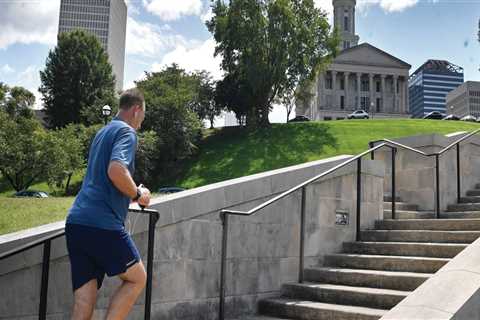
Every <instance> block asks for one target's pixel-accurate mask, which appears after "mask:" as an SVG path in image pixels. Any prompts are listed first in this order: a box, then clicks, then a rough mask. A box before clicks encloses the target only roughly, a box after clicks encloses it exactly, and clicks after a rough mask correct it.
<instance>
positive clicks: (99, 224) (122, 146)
mask: <svg viewBox="0 0 480 320" xmlns="http://www.w3.org/2000/svg"><path fill="white" fill-rule="evenodd" d="M136 149H137V135H136V133H135V130H134V129H133V128H132V127H130V126H129V125H128V124H127V123H126V122H124V121H122V120H121V119H119V118H114V119H113V120H112V121H111V122H110V123H109V124H108V125H107V126H105V127H103V128H102V129H101V130H100V131H99V132H98V133H97V135H96V136H95V139H94V140H93V142H92V144H91V146H90V152H89V156H88V166H87V174H86V175H85V178H84V179H83V184H82V188H81V189H80V192H79V194H78V195H77V198H76V199H75V202H74V203H73V206H72V208H71V209H70V212H69V214H68V217H67V223H72V224H81V225H86V226H91V227H96V228H100V229H107V230H123V229H124V222H125V218H126V216H127V213H128V206H129V204H130V198H128V197H127V196H125V195H124V194H122V193H121V192H120V191H119V190H118V189H117V188H116V187H115V186H114V185H113V183H112V181H111V180H110V178H109V177H108V165H109V164H110V161H118V162H120V163H122V164H124V165H125V166H126V167H127V168H128V170H129V171H130V174H131V175H133V172H134V167H135V152H136Z"/></svg>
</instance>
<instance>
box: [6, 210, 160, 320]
mask: <svg viewBox="0 0 480 320" xmlns="http://www.w3.org/2000/svg"><path fill="white" fill-rule="evenodd" d="M129 212H135V213H142V214H148V215H149V223H148V248H147V286H146V288H145V314H144V319H146V320H149V319H150V312H151V304H152V275H153V253H154V251H153V250H154V245H155V225H156V223H157V221H158V219H159V218H160V215H159V213H158V211H156V210H151V209H129ZM64 235H65V231H58V232H55V233H53V234H51V235H49V236H46V237H43V238H40V239H37V240H35V241H32V242H29V243H27V244H24V245H21V246H19V247H17V248H14V249H11V250H8V251H6V252H4V253H2V254H0V261H1V260H4V259H7V258H10V257H12V256H14V255H17V254H19V253H22V252H24V251H27V250H29V249H32V248H35V247H37V246H40V245H43V257H42V279H41V284H40V304H39V311H38V319H40V320H45V319H46V317H47V297H48V278H49V273H50V250H51V244H52V241H53V240H54V239H57V238H60V237H62V236H64Z"/></svg>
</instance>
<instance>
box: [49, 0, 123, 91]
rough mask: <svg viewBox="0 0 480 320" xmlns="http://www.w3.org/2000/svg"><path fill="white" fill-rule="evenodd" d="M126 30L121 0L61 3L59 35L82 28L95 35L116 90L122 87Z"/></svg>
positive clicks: (63, 0) (86, 0) (76, 0)
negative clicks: (102, 50)
mask: <svg viewBox="0 0 480 320" xmlns="http://www.w3.org/2000/svg"><path fill="white" fill-rule="evenodd" d="M126 28H127V6H126V4H125V1H124V0H61V4H60V22H59V27H58V33H59V34H61V33H62V32H69V31H72V30H75V29H81V30H86V31H88V32H91V33H92V34H94V35H95V36H97V38H98V40H100V42H101V43H102V45H103V47H104V48H105V50H106V51H107V53H108V57H109V61H110V63H111V64H112V68H113V74H114V75H115V79H116V85H115V88H116V90H117V91H121V90H122V88H123V73H124V64H125V37H126Z"/></svg>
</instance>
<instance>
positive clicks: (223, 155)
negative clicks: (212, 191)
mask: <svg viewBox="0 0 480 320" xmlns="http://www.w3.org/2000/svg"><path fill="white" fill-rule="evenodd" d="M337 147H338V142H337V139H336V138H335V136H334V135H333V134H332V133H331V132H330V127H329V126H328V125H326V124H323V123H308V124H307V123H302V124H297V123H292V124H274V125H272V126H271V127H270V128H265V129H259V130H257V131H253V132H249V131H247V130H245V129H244V128H236V127H235V128H223V129H220V130H216V132H215V133H213V134H211V135H210V136H208V137H207V138H205V139H204V141H203V143H202V145H201V146H200V153H199V154H198V155H197V156H196V157H195V158H194V159H191V160H190V161H189V162H187V163H186V164H185V167H184V171H183V172H184V174H183V177H182V178H181V179H179V180H178V181H177V182H176V183H177V184H178V185H181V186H183V187H187V188H192V187H197V186H200V185H205V184H209V183H213V182H218V181H223V180H227V179H232V178H237V177H242V176H245V175H250V174H254V173H259V172H263V171H266V170H273V169H278V168H282V167H286V166H290V165H295V164H299V163H304V162H307V161H309V160H311V159H312V157H313V156H315V155H318V154H322V153H325V151H326V150H327V149H330V150H332V149H337Z"/></svg>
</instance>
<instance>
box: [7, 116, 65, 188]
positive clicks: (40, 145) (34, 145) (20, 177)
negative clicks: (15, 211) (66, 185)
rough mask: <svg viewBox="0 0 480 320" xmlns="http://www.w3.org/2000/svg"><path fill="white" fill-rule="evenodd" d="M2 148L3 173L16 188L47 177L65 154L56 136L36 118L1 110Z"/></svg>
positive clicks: (26, 186) (24, 186)
mask: <svg viewBox="0 0 480 320" xmlns="http://www.w3.org/2000/svg"><path fill="white" fill-rule="evenodd" d="M0 150H2V152H0V173H1V174H2V176H3V177H5V179H7V181H8V182H9V183H10V184H11V186H12V187H13V188H14V189H15V190H17V191H20V190H23V189H27V188H28V187H29V186H31V185H32V184H33V183H35V182H39V181H42V180H44V179H46V178H47V176H48V172H51V171H52V167H53V166H55V165H56V164H57V163H59V161H60V158H61V157H62V152H61V151H62V150H60V149H59V146H58V143H57V140H56V139H55V138H54V136H53V135H52V134H50V133H49V132H48V131H45V130H44V129H43V128H42V127H41V125H40V123H39V122H38V121H37V120H36V119H34V118H31V119H30V118H24V117H19V118H17V119H12V118H11V117H10V116H9V115H8V114H7V113H6V112H4V111H1V110H0Z"/></svg>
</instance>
